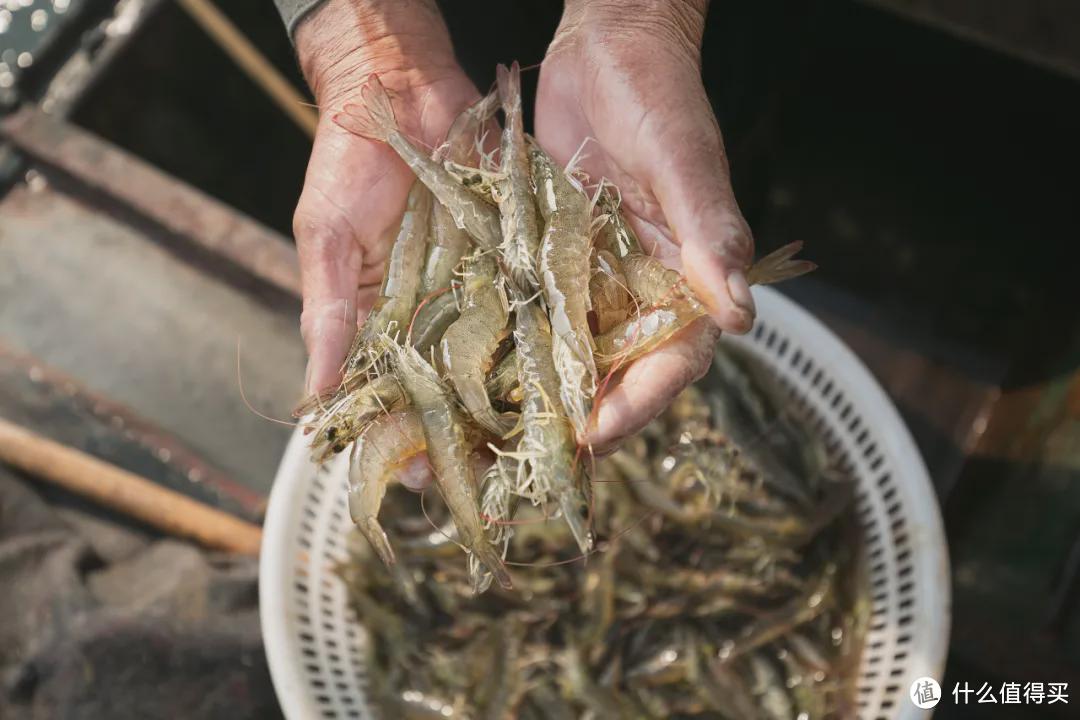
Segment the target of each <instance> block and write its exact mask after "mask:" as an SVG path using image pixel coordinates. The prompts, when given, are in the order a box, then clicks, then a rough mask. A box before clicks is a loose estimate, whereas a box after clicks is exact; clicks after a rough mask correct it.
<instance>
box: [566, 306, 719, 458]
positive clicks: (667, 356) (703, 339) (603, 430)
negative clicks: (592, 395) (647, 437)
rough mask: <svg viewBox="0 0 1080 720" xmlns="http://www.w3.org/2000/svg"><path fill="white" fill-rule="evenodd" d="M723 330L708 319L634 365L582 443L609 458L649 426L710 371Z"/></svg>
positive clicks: (597, 413)
mask: <svg viewBox="0 0 1080 720" xmlns="http://www.w3.org/2000/svg"><path fill="white" fill-rule="evenodd" d="M719 334H720V333H719V330H718V329H717V328H716V326H715V325H714V324H713V323H711V322H709V320H708V319H706V318H702V319H700V320H697V321H696V322H694V323H692V324H691V325H690V326H688V327H687V328H686V329H684V330H683V331H682V332H681V333H679V334H678V335H676V336H675V337H674V338H672V339H671V340H670V341H669V342H667V343H665V344H664V345H662V346H660V347H659V348H657V349H656V350H654V351H652V352H651V353H649V354H647V355H643V356H642V357H640V358H638V359H637V360H636V361H634V363H633V364H631V365H630V366H629V367H628V368H627V369H626V371H625V373H624V374H623V375H622V377H621V378H619V380H618V382H617V383H616V384H615V385H614V387H612V388H610V389H609V390H608V391H607V392H606V393H605V394H604V395H603V397H601V398H600V402H599V405H598V407H597V408H596V410H595V411H594V415H593V418H594V419H593V423H592V424H591V425H590V428H589V431H588V432H587V433H586V435H585V437H584V438H580V441H581V442H582V444H584V445H591V446H592V448H593V452H595V453H597V454H604V453H606V452H609V451H610V450H611V449H612V448H613V447H614V445H615V444H617V443H618V442H620V441H621V440H622V439H623V438H625V437H628V436H630V435H632V434H634V433H636V432H638V431H639V430H641V429H642V428H643V427H645V426H646V425H648V424H649V422H650V421H652V419H653V418H655V417H656V416H657V415H659V414H660V413H661V412H663V411H664V410H665V409H666V408H667V407H668V405H670V404H671V401H672V400H673V399H674V398H675V396H676V395H678V394H679V393H680V392H681V391H682V390H683V388H685V387H686V386H687V385H690V384H691V383H692V382H694V381H695V380H697V379H699V378H700V377H701V376H702V375H704V374H705V371H706V370H708V369H709V364H710V363H711V362H712V357H713V350H714V348H715V346H716V339H717V337H719Z"/></svg>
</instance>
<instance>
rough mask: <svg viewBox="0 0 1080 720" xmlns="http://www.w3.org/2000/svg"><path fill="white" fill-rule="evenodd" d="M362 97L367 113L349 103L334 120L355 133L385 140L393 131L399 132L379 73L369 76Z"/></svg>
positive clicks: (361, 93)
mask: <svg viewBox="0 0 1080 720" xmlns="http://www.w3.org/2000/svg"><path fill="white" fill-rule="evenodd" d="M360 98H361V99H362V100H363V104H364V108H363V109H364V110H366V111H367V112H366V113H365V112H362V111H361V109H360V108H359V107H357V106H356V105H354V104H349V105H346V106H345V107H344V110H343V112H340V113H338V114H337V115H335V116H334V122H335V123H337V124H338V125H339V126H341V127H343V128H344V129H346V130H348V131H349V132H351V133H352V134H354V135H360V136H361V137H366V138H370V139H372V140H380V141H383V142H385V141H386V139H387V138H389V137H390V135H391V134H392V133H394V132H397V129H398V126H397V118H396V117H395V116H394V108H393V106H392V105H391V104H390V95H389V93H387V92H386V88H385V87H383V84H382V82H381V81H380V80H379V76H378V75H375V74H372V75H371V76H370V77H369V78H368V81H367V82H366V83H365V84H364V87H363V88H362V89H361V90H360Z"/></svg>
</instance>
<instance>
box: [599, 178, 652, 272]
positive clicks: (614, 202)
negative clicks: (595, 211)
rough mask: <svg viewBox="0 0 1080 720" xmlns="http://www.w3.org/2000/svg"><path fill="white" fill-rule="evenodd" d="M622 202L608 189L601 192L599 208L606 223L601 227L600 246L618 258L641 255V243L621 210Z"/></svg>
mask: <svg viewBox="0 0 1080 720" xmlns="http://www.w3.org/2000/svg"><path fill="white" fill-rule="evenodd" d="M619 205H620V200H619V199H618V198H616V197H614V196H613V195H612V194H611V192H610V191H609V190H608V189H607V188H606V187H604V188H602V189H601V190H600V196H599V199H598V200H597V206H598V207H599V208H600V213H601V216H602V217H603V218H605V220H606V222H605V223H604V224H603V225H601V226H600V237H599V239H598V244H599V245H601V246H602V247H603V248H604V249H606V250H607V251H609V252H611V253H612V254H614V255H615V257H617V258H620V259H621V258H626V257H630V256H631V255H641V254H642V252H643V251H642V249H641V242H640V241H639V240H638V238H637V235H636V234H635V233H634V231H633V229H631V227H630V224H629V223H627V222H626V218H625V217H623V215H622V212H621V211H620V210H619Z"/></svg>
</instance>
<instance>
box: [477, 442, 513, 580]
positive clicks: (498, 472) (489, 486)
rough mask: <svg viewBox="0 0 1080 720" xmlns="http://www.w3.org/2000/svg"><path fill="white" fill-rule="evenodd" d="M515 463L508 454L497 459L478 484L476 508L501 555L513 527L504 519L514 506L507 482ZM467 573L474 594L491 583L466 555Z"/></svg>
mask: <svg viewBox="0 0 1080 720" xmlns="http://www.w3.org/2000/svg"><path fill="white" fill-rule="evenodd" d="M516 462H517V461H515V460H514V459H513V458H511V457H509V456H503V457H500V458H498V459H497V460H496V461H495V462H494V463H492V464H491V467H489V468H488V469H487V471H486V472H485V473H484V481H483V483H481V491H480V510H481V512H482V514H483V518H484V527H486V528H487V529H488V532H489V534H490V537H491V542H492V543H494V544H495V546H496V547H499V548H501V553H502V557H503V558H505V557H506V550H507V548H508V547H509V545H510V539H511V538H512V537H513V536H514V528H513V527H512V526H511V525H509V524H508V523H507V522H506V521H508V520H510V518H511V517H513V509H514V506H515V505H516V502H515V499H516V498H515V496H514V495H513V492H512V489H513V487H512V485H511V481H510V476H511V475H515V474H516V469H517V467H516ZM469 576H470V577H472V578H473V588H474V590H475V592H476V593H478V594H479V593H482V592H484V591H485V590H487V589H488V587H489V586H490V585H491V573H487V572H484V571H483V568H481V567H480V563H479V562H478V561H477V560H476V559H475V556H469Z"/></svg>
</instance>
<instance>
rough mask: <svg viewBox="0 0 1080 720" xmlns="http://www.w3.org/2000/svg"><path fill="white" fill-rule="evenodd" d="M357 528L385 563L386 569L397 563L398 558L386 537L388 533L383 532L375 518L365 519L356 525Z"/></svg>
mask: <svg viewBox="0 0 1080 720" xmlns="http://www.w3.org/2000/svg"><path fill="white" fill-rule="evenodd" d="M356 526H357V528H359V530H360V532H361V533H363V535H364V537H365V538H367V541H368V543H370V544H371V547H372V549H373V550H374V551H375V554H376V555H378V556H379V559H380V560H382V561H383V564H384V565H386V567H393V565H394V563H395V562H397V558H396V557H395V556H394V548H392V547H391V546H390V539H389V538H388V537H386V531H385V530H383V526H382V525H381V524H380V523H379V521H378V520H376V519H375V518H371V517H369V518H365V519H363V520H362V521H361V522H358V523H356Z"/></svg>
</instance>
